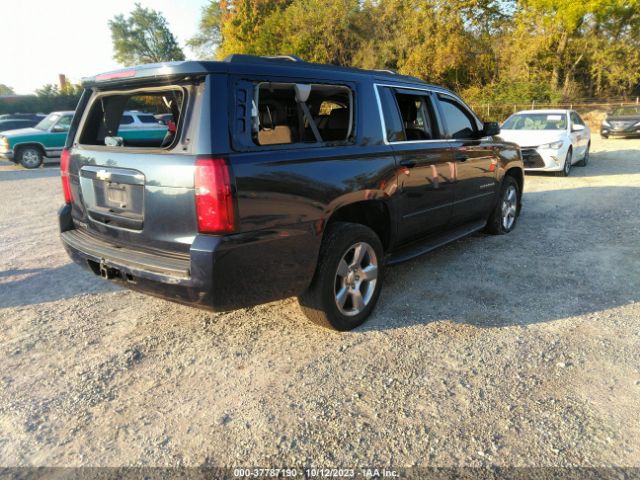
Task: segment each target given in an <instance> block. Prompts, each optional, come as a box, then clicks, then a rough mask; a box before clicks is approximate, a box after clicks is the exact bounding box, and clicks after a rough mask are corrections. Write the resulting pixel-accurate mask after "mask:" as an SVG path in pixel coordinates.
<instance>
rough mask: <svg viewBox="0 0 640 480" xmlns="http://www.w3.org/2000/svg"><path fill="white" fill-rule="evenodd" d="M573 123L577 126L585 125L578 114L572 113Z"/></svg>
mask: <svg viewBox="0 0 640 480" xmlns="http://www.w3.org/2000/svg"><path fill="white" fill-rule="evenodd" d="M571 123H573V124H575V125H584V122H583V121H582V118H580V115H578V114H577V113H576V112H571Z"/></svg>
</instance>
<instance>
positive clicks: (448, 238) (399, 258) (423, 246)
mask: <svg viewBox="0 0 640 480" xmlns="http://www.w3.org/2000/svg"><path fill="white" fill-rule="evenodd" d="M486 225H487V222H486V221H485V220H479V221H477V222H473V223H467V224H465V225H462V226H460V227H458V228H455V229H454V230H451V231H449V232H447V233H446V234H444V235H438V236H435V237H430V238H427V239H426V240H422V241H418V242H415V243H412V244H410V245H409V246H407V247H404V248H402V249H401V250H398V251H397V252H394V253H391V254H389V255H387V258H386V262H387V265H396V264H398V263H402V262H406V261H407V260H411V259H412V258H416V257H419V256H420V255H424V254H425V253H428V252H431V251H433V250H435V249H437V248H440V247H442V246H444V245H446V244H448V243H451V242H454V241H456V240H459V239H461V238H463V237H466V236H468V235H471V234H472V233H475V232H477V231H479V230H482V229H483V228H484V227H485V226H486Z"/></svg>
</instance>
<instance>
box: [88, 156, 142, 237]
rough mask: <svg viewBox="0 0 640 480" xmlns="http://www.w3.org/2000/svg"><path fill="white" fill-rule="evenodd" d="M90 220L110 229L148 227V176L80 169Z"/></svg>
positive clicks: (98, 169) (90, 168) (139, 228)
mask: <svg viewBox="0 0 640 480" xmlns="http://www.w3.org/2000/svg"><path fill="white" fill-rule="evenodd" d="M80 183H81V190H82V196H83V201H84V204H85V207H86V208H87V211H88V213H89V217H90V218H91V219H92V220H94V221H96V222H100V223H103V224H105V225H109V226H116V227H122V228H130V229H134V230H141V229H142V227H143V224H144V176H143V175H142V173H141V172H138V171H137V170H128V169H120V168H111V169H105V168H100V167H93V166H87V167H83V168H82V169H81V170H80Z"/></svg>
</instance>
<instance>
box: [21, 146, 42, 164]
mask: <svg viewBox="0 0 640 480" xmlns="http://www.w3.org/2000/svg"><path fill="white" fill-rule="evenodd" d="M16 158H17V159H18V162H19V163H20V165H22V166H23V167H24V168H29V169H31V168H38V167H39V166H40V165H42V158H43V155H42V150H40V149H39V148H38V147H21V148H20V150H18V152H17V153H16Z"/></svg>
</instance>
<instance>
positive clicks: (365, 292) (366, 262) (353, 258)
mask: <svg viewBox="0 0 640 480" xmlns="http://www.w3.org/2000/svg"><path fill="white" fill-rule="evenodd" d="M377 281H378V258H377V256H376V252H375V250H374V249H373V247H372V246H371V245H369V244H368V243H366V242H358V243H356V244H354V245H352V246H351V247H349V248H348V249H347V251H346V252H345V254H344V255H343V256H342V258H341V259H340V262H339V263H338V269H337V271H336V277H335V290H334V293H335V300H336V305H337V306H338V310H339V311H340V313H342V314H343V315H347V316H350V317H352V316H355V315H358V314H359V313H360V312H362V311H363V310H364V309H365V307H366V306H367V305H368V304H369V302H370V301H371V298H372V297H373V294H374V292H375V290H376V283H377Z"/></svg>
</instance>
